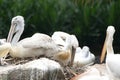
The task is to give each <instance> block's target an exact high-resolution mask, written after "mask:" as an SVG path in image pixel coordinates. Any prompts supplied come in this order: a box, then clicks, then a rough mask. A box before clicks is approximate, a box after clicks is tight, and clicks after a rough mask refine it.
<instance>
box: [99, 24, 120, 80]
mask: <svg viewBox="0 0 120 80" xmlns="http://www.w3.org/2000/svg"><path fill="white" fill-rule="evenodd" d="M114 33H115V28H114V27H113V26H108V28H107V31H106V39H105V42H104V46H103V50H102V54H101V62H103V59H104V57H105V53H106V50H107V55H106V68H107V71H108V73H109V75H110V76H109V77H110V79H113V80H120V69H119V68H120V54H114V50H113V47H112V43H113V36H114Z"/></svg>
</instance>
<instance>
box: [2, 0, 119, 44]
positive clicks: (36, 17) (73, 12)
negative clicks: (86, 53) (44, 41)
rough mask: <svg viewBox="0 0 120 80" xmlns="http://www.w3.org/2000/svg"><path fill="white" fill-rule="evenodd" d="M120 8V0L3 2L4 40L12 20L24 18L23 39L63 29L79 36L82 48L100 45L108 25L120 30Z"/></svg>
mask: <svg viewBox="0 0 120 80" xmlns="http://www.w3.org/2000/svg"><path fill="white" fill-rule="evenodd" d="M119 9H120V0H118V1H115V0H9V1H8V0H0V10H1V11H0V38H4V37H7V34H8V31H9V27H10V23H11V19H12V17H14V16H16V15H22V16H24V18H25V24H26V25H25V31H24V33H23V35H22V38H23V37H28V36H31V35H32V34H34V33H35V32H42V33H46V34H48V35H51V34H52V33H53V32H54V31H58V30H61V31H65V32H68V33H72V34H75V35H77V37H78V39H79V42H80V46H81V45H88V46H90V45H91V46H94V45H99V44H101V43H103V40H104V37H105V33H106V32H105V31H106V28H107V26H108V25H114V26H115V28H116V29H117V30H118V29H120V28H119V25H120V16H119V15H120V11H119ZM118 34H120V33H119V31H117V33H116V35H115V36H118V37H120V35H118ZM115 39H116V38H115ZM116 43H120V41H119V39H116Z"/></svg>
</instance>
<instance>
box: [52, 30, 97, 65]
mask: <svg viewBox="0 0 120 80" xmlns="http://www.w3.org/2000/svg"><path fill="white" fill-rule="evenodd" d="M68 36H70V34H68V33H65V32H62V31H56V32H54V33H53V35H52V39H53V40H54V41H55V43H56V44H58V45H59V46H62V47H64V46H65V41H66V38H67V37H68ZM75 41H77V43H78V44H79V42H78V40H77V38H76V40H75ZM73 56H74V55H73ZM94 60H95V56H94V54H92V53H91V52H90V50H89V47H87V46H84V47H83V48H82V50H81V48H80V47H77V48H76V52H75V57H74V62H73V65H74V66H77V67H78V66H79V67H82V66H84V65H87V64H92V63H94Z"/></svg>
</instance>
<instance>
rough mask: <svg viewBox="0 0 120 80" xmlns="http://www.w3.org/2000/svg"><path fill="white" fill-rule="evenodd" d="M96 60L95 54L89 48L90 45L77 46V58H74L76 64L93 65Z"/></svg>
mask: <svg viewBox="0 0 120 80" xmlns="http://www.w3.org/2000/svg"><path fill="white" fill-rule="evenodd" d="M94 61H95V56H94V54H92V53H91V52H90V50H89V47H88V46H83V48H82V49H81V48H80V47H77V48H76V53H75V58H74V62H73V63H74V66H76V67H78V66H79V67H83V66H85V65H91V64H93V63H94Z"/></svg>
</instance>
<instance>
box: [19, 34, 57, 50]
mask: <svg viewBox="0 0 120 80" xmlns="http://www.w3.org/2000/svg"><path fill="white" fill-rule="evenodd" d="M19 44H21V45H22V46H23V47H25V48H55V47H56V46H57V45H56V44H55V43H54V41H53V40H52V39H51V37H49V36H48V35H45V34H40V33H36V34H34V35H33V36H32V37H31V38H26V39H23V40H21V41H20V42H19Z"/></svg>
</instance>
